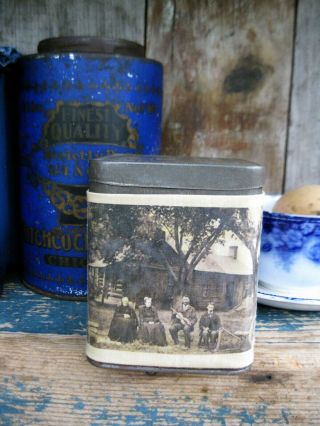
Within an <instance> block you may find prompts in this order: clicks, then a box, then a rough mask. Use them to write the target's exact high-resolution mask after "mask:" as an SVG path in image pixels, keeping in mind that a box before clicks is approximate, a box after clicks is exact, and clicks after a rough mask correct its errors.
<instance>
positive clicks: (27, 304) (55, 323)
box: [0, 282, 87, 335]
mask: <svg viewBox="0 0 320 426" xmlns="http://www.w3.org/2000/svg"><path fill="white" fill-rule="evenodd" d="M86 317H87V304H86V303H85V302H73V301H65V300H56V299H50V298H48V297H45V296H42V295H40V294H36V293H33V292H32V291H31V290H28V289H26V288H25V287H23V285H22V284H21V283H19V282H14V283H6V284H5V285H4V291H3V295H2V297H1V298H0V332H3V331H7V332H11V333H12V332H24V333H56V334H82V335H84V334H86V322H87V319H86Z"/></svg>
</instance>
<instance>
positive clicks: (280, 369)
mask: <svg viewBox="0 0 320 426" xmlns="http://www.w3.org/2000/svg"><path fill="white" fill-rule="evenodd" d="M303 333H304V332H301V333H296V334H295V337H296V343H295V345H292V346H288V345H284V344H269V343H268V340H269V337H270V336H271V335H274V332H263V333H262V335H263V337H262V338H260V337H259V335H260V334H258V339H257V345H256V360H255V363H254V366H253V368H252V370H251V371H250V372H248V373H245V374H242V375H239V376H198V375H194V376H190V375H189V376H187V375H169V374H163V375H156V376H147V375H145V374H143V373H133V372H121V371H115V370H103V369H99V368H96V367H94V366H92V365H91V364H89V363H88V362H87V361H86V359H85V355H84V344H85V338H84V337H80V336H69V337H67V336H50V337H49V336H41V335H31V334H29V335H28V334H27V335H24V334H16V333H13V334H0V417H1V421H2V423H1V424H4V425H16V424H23V425H31V424H35V423H36V422H38V423H39V424H46V425H56V424H59V423H61V421H63V422H64V423H67V424H68V425H89V424H90V425H95V424H106V423H107V424H115V425H121V424H132V425H151V424H156V425H167V424H174V425H191V424H192V425H209V424H217V425H239V424H242V425H252V424H261V425H269V424H282V425H285V424H295V425H299V426H301V425H311V424H315V425H317V424H319V414H320V412H319V406H320V405H319V402H320V380H319V375H320V365H319V364H320V363H319V360H320V343H303V342H302V341H303V340H304V339H303V337H302V338H301V336H303ZM279 334H280V333H278V335H279ZM318 337H319V330H318V331H317V338H318Z"/></svg>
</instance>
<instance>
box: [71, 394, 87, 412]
mask: <svg viewBox="0 0 320 426" xmlns="http://www.w3.org/2000/svg"><path fill="white" fill-rule="evenodd" d="M74 399H75V401H76V402H75V403H74V404H73V408H74V409H75V410H83V409H84V408H85V406H86V404H85V403H84V402H83V401H82V400H81V399H80V398H79V397H78V396H76V397H75V398H74Z"/></svg>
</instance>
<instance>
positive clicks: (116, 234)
mask: <svg viewBox="0 0 320 426" xmlns="http://www.w3.org/2000/svg"><path fill="white" fill-rule="evenodd" d="M88 215H89V228H88V232H89V259H88V262H89V270H88V274H89V323H88V343H89V344H90V345H92V346H94V347H96V348H100V349H118V350H123V351H134V352H136V351H141V352H156V353H164V354H179V353H186V354H188V353H192V354H201V353H204V354H210V353H212V354H213V353H237V352H244V351H247V350H250V349H251V347H252V340H253V332H254V318H255V313H256V312H255V310H256V300H255V282H254V280H255V278H254V277H255V271H254V268H255V266H254V265H255V264H256V260H255V259H256V256H257V254H256V241H257V229H256V225H255V223H254V220H253V219H252V218H251V216H250V209H247V208H224V207H219V208H217V207H214V208H213V207H209V208H207V207H205V208H201V207H197V208H194V207H192V208H191V207H177V206H175V207H166V206H146V205H143V206H139V205H132V206H130V205H108V204H99V203H97V204H96V203H90V204H89V210H88Z"/></svg>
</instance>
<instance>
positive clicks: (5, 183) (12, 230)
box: [0, 46, 20, 288]
mask: <svg viewBox="0 0 320 426" xmlns="http://www.w3.org/2000/svg"><path fill="white" fill-rule="evenodd" d="M19 57H20V54H19V53H18V52H17V51H16V49H14V48H12V47H5V46H3V47H0V288H1V281H2V278H3V276H4V274H5V271H6V269H7V267H8V266H12V265H15V266H16V262H17V257H18V256H17V244H16V243H17V232H16V231H17V223H16V220H14V219H15V218H16V217H15V216H16V212H17V210H18V209H17V202H16V201H17V200H16V195H17V180H16V176H17V172H18V170H17V167H16V162H14V161H12V160H13V159H14V156H15V155H16V153H14V151H15V150H16V138H15V136H16V132H15V129H16V127H17V117H16V112H17V111H16V102H15V101H16V86H17V80H16V67H15V62H16V61H17V59H18V58H19Z"/></svg>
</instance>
